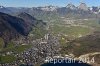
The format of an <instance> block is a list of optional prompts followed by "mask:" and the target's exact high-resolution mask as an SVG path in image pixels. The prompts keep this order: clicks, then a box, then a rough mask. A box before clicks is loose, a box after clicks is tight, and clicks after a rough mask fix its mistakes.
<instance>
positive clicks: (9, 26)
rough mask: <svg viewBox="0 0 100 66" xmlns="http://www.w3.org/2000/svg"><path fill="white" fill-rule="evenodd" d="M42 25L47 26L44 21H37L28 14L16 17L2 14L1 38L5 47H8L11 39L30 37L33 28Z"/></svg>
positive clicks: (0, 22) (0, 24)
mask: <svg viewBox="0 0 100 66" xmlns="http://www.w3.org/2000/svg"><path fill="white" fill-rule="evenodd" d="M20 15H21V16H20ZM40 24H41V25H45V23H43V22H42V21H39V20H36V19H35V18H34V17H32V16H30V15H29V14H26V13H21V14H19V16H17V17H15V16H11V15H8V14H5V13H1V12H0V37H1V40H3V42H4V46H3V47H6V45H7V44H8V42H9V41H10V40H11V39H14V38H18V37H19V36H28V34H29V32H30V31H31V30H32V29H33V26H34V28H35V27H37V25H40Z"/></svg>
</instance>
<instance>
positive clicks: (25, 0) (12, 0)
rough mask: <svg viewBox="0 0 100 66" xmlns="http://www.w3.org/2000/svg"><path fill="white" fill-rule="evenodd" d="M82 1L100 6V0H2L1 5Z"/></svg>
mask: <svg viewBox="0 0 100 66" xmlns="http://www.w3.org/2000/svg"><path fill="white" fill-rule="evenodd" d="M81 1H83V2H84V3H86V4H87V5H88V6H100V0H0V5H3V6H8V7H9V6H11V7H37V6H45V5H55V6H66V5H67V4H68V3H73V4H75V5H79V3H80V2H81Z"/></svg>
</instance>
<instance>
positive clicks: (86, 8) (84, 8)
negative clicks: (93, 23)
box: [78, 3, 88, 11]
mask: <svg viewBox="0 0 100 66" xmlns="http://www.w3.org/2000/svg"><path fill="white" fill-rule="evenodd" d="M78 8H79V9H81V10H84V11H88V7H87V5H86V4H85V3H81V4H80V5H79V7H78Z"/></svg>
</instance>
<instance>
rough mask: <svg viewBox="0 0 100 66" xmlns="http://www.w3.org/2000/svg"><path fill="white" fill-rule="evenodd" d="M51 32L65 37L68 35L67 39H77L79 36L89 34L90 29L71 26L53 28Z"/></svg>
mask: <svg viewBox="0 0 100 66" xmlns="http://www.w3.org/2000/svg"><path fill="white" fill-rule="evenodd" d="M52 31H53V32H54V34H58V33H62V34H65V35H68V36H69V37H76V38H77V37H79V36H80V35H82V36H84V35H87V34H89V33H91V29H90V28H85V27H80V26H76V27H75V26H71V27H65V26H57V25H55V26H53V27H52Z"/></svg>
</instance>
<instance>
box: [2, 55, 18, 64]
mask: <svg viewBox="0 0 100 66" xmlns="http://www.w3.org/2000/svg"><path fill="white" fill-rule="evenodd" d="M15 60H16V57H14V56H13V55H6V56H0V63H11V62H13V61H15Z"/></svg>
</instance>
